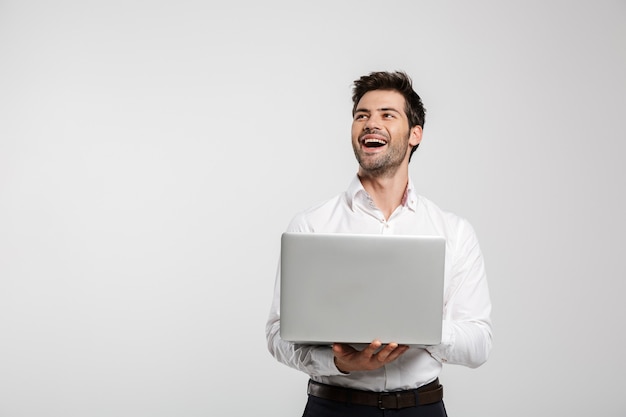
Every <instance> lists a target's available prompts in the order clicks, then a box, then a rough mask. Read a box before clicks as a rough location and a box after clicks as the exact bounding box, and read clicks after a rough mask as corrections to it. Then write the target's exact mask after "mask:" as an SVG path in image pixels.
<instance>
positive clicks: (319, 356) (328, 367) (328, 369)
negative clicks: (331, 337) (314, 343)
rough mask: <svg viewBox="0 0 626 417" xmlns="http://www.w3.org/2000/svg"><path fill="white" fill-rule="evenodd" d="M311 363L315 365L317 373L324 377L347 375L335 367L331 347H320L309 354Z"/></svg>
mask: <svg viewBox="0 0 626 417" xmlns="http://www.w3.org/2000/svg"><path fill="white" fill-rule="evenodd" d="M311 358H312V359H313V363H315V364H317V373H318V374H319V375H324V376H334V375H348V374H349V373H348V372H341V371H340V370H339V369H337V365H335V355H334V354H333V350H332V348H331V347H328V348H326V347H320V348H317V349H314V350H313V352H312V353H311Z"/></svg>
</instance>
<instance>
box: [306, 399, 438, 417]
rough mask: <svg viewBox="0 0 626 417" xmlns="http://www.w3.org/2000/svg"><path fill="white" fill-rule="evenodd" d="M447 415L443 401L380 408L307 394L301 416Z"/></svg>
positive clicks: (401, 416) (417, 416) (386, 416)
mask: <svg viewBox="0 0 626 417" xmlns="http://www.w3.org/2000/svg"><path fill="white" fill-rule="evenodd" d="M351 416H354V417H391V416H393V417H447V414H446V409H445V407H444V406H443V401H439V402H437V403H434V404H427V405H417V406H415V407H407V408H401V409H399V410H381V409H379V408H378V407H372V406H368V405H354V404H345V403H340V402H336V401H331V400H325V399H323V398H317V397H314V396H312V395H309V400H308V401H307V403H306V408H305V409H304V414H303V415H302V417H351Z"/></svg>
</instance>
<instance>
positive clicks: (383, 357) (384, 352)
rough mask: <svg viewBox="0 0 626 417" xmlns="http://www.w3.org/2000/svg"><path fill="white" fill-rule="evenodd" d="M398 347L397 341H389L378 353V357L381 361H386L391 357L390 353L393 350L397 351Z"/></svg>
mask: <svg viewBox="0 0 626 417" xmlns="http://www.w3.org/2000/svg"><path fill="white" fill-rule="evenodd" d="M397 348H398V344H397V343H394V342H391V343H389V344H388V345H386V346H385V347H383V348H382V349H381V350H380V351H379V352H378V353H377V354H376V359H378V360H379V361H380V362H385V361H386V360H387V358H388V357H389V355H391V354H392V353H393V351H395V350H396V349H397Z"/></svg>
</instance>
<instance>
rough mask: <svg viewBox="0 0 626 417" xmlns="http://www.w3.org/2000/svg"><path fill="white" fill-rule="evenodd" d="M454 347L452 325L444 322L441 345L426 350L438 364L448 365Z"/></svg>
mask: <svg viewBox="0 0 626 417" xmlns="http://www.w3.org/2000/svg"><path fill="white" fill-rule="evenodd" d="M452 346H454V333H453V332H452V324H451V323H450V322H449V321H448V320H443V324H442V326H441V343H440V344H438V345H435V346H430V347H428V348H426V350H427V351H428V352H429V353H430V355H431V356H432V357H433V358H435V359H436V360H437V361H438V362H441V363H446V362H447V361H448V357H449V353H450V350H451V349H452Z"/></svg>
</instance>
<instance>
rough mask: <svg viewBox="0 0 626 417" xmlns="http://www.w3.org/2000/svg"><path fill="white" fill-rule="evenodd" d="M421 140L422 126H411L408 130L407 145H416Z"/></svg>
mask: <svg viewBox="0 0 626 417" xmlns="http://www.w3.org/2000/svg"><path fill="white" fill-rule="evenodd" d="M421 141H422V126H413V127H412V128H411V130H410V131H409V145H411V147H413V146H417V145H419V144H420V142H421Z"/></svg>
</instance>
